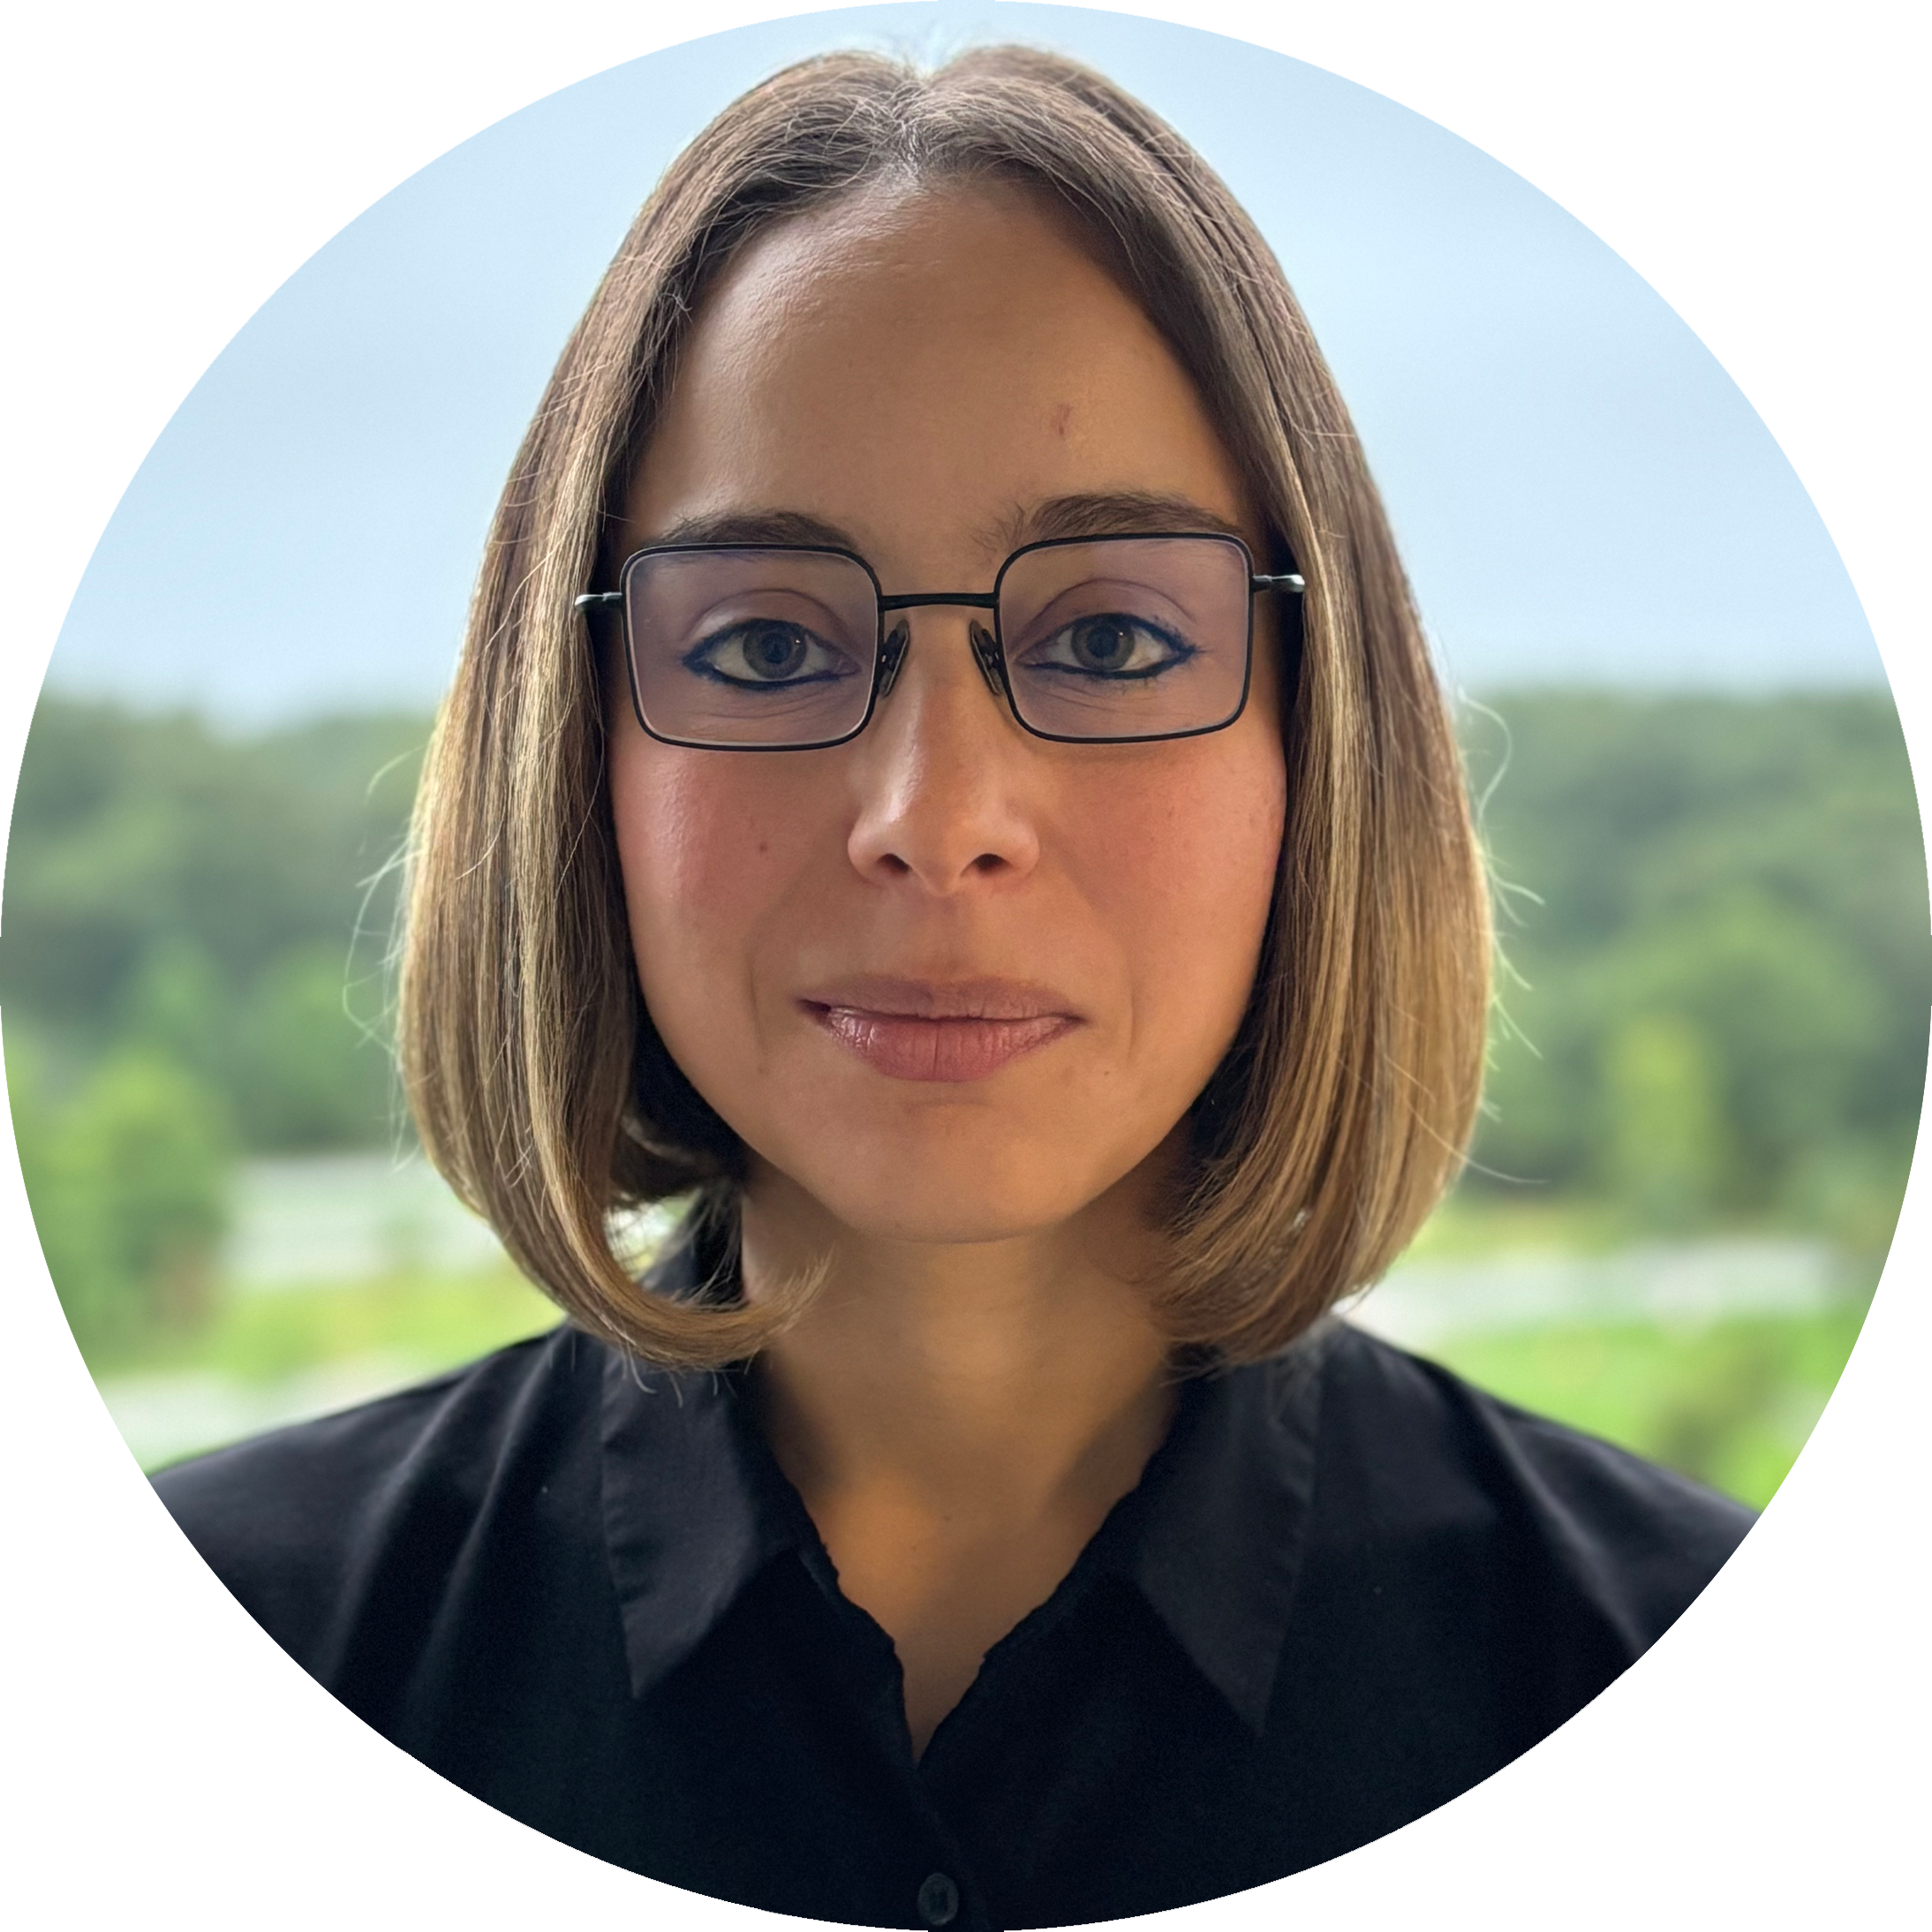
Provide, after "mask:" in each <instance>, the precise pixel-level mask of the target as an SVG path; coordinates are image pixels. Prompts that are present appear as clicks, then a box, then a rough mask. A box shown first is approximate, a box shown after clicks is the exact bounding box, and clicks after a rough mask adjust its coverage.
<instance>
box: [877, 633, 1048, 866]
mask: <svg viewBox="0 0 1932 1932" xmlns="http://www.w3.org/2000/svg"><path fill="white" fill-rule="evenodd" d="M905 621H906V622H908V623H910V624H911V626H912V631H911V635H910V638H909V643H908V645H907V648H906V652H905V655H904V658H903V659H902V662H901V667H900V669H899V673H898V675H897V676H896V677H895V678H894V681H893V683H892V687H891V690H890V691H889V692H888V693H887V695H886V696H885V697H884V698H882V699H881V701H880V703H879V709H878V711H877V713H875V714H874V716H873V718H872V723H871V724H869V725H868V726H867V727H866V728H865V729H864V732H863V733H861V734H860V736H858V737H857V739H856V740H855V741H854V742H853V745H852V767H851V768H852V774H853V782H854V785H855V787H856V789H857V811H856V814H855V816H854V819H853V821H852V829H851V832H850V834H849V837H848V840H847V845H846V849H847V851H848V853H849V856H850V858H851V862H852V864H853V866H854V867H855V869H856V870H857V872H859V873H860V874H861V875H862V876H863V877H864V878H866V879H872V880H874V881H875V882H877V883H880V884H889V885H894V886H910V887H914V888H916V889H917V890H920V891H922V892H924V893H925V894H932V895H933V896H935V897H941V898H950V897H953V896H955V895H956V894H960V893H962V892H968V891H971V890H973V889H975V888H976V887H986V886H993V885H999V884H1003V883H1010V882H1012V881H1014V880H1015V879H1021V878H1023V877H1024V876H1025V875H1026V874H1027V873H1029V872H1031V871H1032V870H1033V868H1034V866H1035V865H1036V864H1038V861H1039V830H1038V822H1037V818H1036V814H1035V811H1034V809H1033V805H1034V799H1033V796H1032V794H1033V790H1034V789H1035V787H1037V785H1038V781H1039V778H1040V775H1041V774H1040V773H1039V771H1038V765H1039V760H1038V758H1037V757H1036V756H1035V755H1034V751H1033V748H1032V744H1031V741H1030V740H1029V739H1028V738H1027V736H1026V735H1025V733H1024V732H1023V731H1022V730H1021V728H1020V727H1019V726H1018V724H1017V723H1015V721H1014V718H1013V714H1012V713H1011V712H1010V711H1009V710H1008V708H1007V706H1006V705H1005V703H1004V702H1003V701H1002V700H1000V699H997V698H993V697H992V695H991V694H990V692H989V691H988V689H987V680H986V678H985V675H984V674H983V672H982V670H981V668H980V665H979V662H978V661H977V651H976V646H975V643H974V640H973V639H972V637H971V634H970V628H969V615H968V613H966V612H964V611H962V610H957V609H953V608H940V609H932V610H921V611H918V612H917V613H914V614H912V615H910V616H909V618H908V619H907V620H905Z"/></svg>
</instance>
